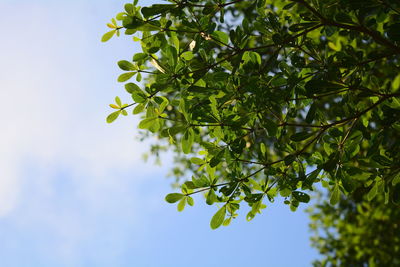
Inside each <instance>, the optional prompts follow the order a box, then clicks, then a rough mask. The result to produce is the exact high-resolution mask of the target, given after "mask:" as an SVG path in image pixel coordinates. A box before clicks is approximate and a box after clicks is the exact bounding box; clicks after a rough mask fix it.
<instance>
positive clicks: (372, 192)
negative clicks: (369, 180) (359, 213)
mask: <svg viewBox="0 0 400 267" xmlns="http://www.w3.org/2000/svg"><path fill="white" fill-rule="evenodd" d="M378 186H379V183H378V181H376V182H375V183H374V185H373V186H372V187H371V189H370V190H369V191H368V194H367V199H368V201H371V200H373V199H374V198H375V196H376V194H377V193H378Z"/></svg>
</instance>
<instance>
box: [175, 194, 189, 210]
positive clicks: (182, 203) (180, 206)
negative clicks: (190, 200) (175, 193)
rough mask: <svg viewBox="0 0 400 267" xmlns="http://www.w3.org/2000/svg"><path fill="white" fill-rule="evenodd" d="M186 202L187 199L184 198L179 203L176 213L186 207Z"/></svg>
mask: <svg viewBox="0 0 400 267" xmlns="http://www.w3.org/2000/svg"><path fill="white" fill-rule="evenodd" d="M186 200H187V198H186V197H184V198H182V199H181V200H180V201H179V203H178V206H177V209H178V211H183V209H184V208H185V206H186Z"/></svg>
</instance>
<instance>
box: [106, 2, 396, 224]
mask: <svg viewBox="0 0 400 267" xmlns="http://www.w3.org/2000/svg"><path fill="white" fill-rule="evenodd" d="M168 2H169V3H168V4H155V5H152V6H149V7H140V6H138V5H137V1H135V2H134V3H133V4H126V5H125V8H124V11H123V12H121V13H119V14H117V16H116V18H115V19H113V20H112V22H113V23H112V24H111V25H109V27H111V28H113V30H112V31H111V32H116V33H119V31H124V33H125V34H126V35H129V36H132V38H133V41H137V42H140V44H141V48H142V51H141V52H139V53H135V54H134V55H133V57H132V59H127V60H121V61H119V62H118V66H119V67H120V68H121V70H122V71H123V73H122V74H121V75H120V76H119V78H118V81H119V82H122V83H125V89H126V91H127V93H128V94H130V95H131V97H132V101H133V102H132V103H131V104H125V105H122V104H121V103H119V102H120V101H119V102H118V101H116V104H115V105H114V104H113V105H112V106H111V107H112V108H115V109H118V110H117V111H115V112H114V113H112V114H110V116H109V117H108V118H107V121H108V122H112V121H113V120H115V119H116V118H117V117H118V115H119V114H120V113H122V114H124V115H125V113H126V110H125V109H126V108H127V107H130V106H135V107H134V108H133V110H132V113H133V114H140V116H141V118H142V120H141V122H140V123H139V128H140V129H143V130H144V131H145V132H147V133H150V134H151V135H155V136H157V137H158V138H159V140H160V142H163V141H162V140H166V142H165V143H166V144H168V145H167V146H168V147H170V148H171V149H173V151H175V153H176V161H177V164H178V165H177V168H176V169H175V173H176V174H177V175H182V174H185V175H186V174H187V170H190V171H191V172H192V173H193V176H192V178H191V179H185V180H183V181H182V180H179V181H180V184H181V191H182V193H172V194H169V195H167V197H166V200H167V201H168V202H171V203H175V202H178V210H183V208H184V207H185V205H186V203H188V204H189V205H193V199H192V198H191V195H193V194H196V193H205V199H206V203H207V204H209V205H213V204H219V206H220V208H219V209H218V211H217V213H216V214H215V215H214V216H213V217H212V219H211V228H213V229H215V228H218V227H219V226H220V225H228V224H229V223H230V222H231V220H232V219H233V218H235V217H236V216H237V210H238V209H239V208H240V206H241V205H243V204H244V203H246V204H247V205H249V207H250V211H249V212H248V214H247V216H246V217H247V219H248V220H251V219H253V218H254V217H255V216H256V215H257V214H258V213H260V212H261V210H262V209H263V208H265V207H266V205H265V202H267V201H268V202H274V200H275V199H276V198H277V197H282V198H283V199H284V203H285V204H287V205H288V206H289V207H290V209H291V210H293V211H294V210H296V209H297V207H298V206H299V204H300V203H307V202H309V201H310V196H309V192H310V191H312V190H314V185H315V184H317V183H320V184H321V185H322V186H323V187H325V188H327V189H328V190H329V191H330V192H331V193H330V196H329V199H330V204H331V205H336V204H337V203H339V202H340V201H341V199H342V197H343V196H351V194H352V193H353V192H355V191H359V190H361V189H362V192H364V193H365V196H366V197H365V199H366V200H365V201H373V200H374V199H377V198H380V199H383V200H384V203H393V204H394V205H396V204H400V203H399V199H398V197H397V196H398V195H399V187H398V185H399V184H400V183H399V178H398V177H399V172H400V165H399V162H400V154H399V153H398V151H399V150H400V122H399V121H400V92H399V87H400V75H399V70H400V68H399V67H400V65H399V64H400V63H399V54H400V35H399V33H400V23H399V21H400V20H399V18H400V5H399V3H397V2H395V1H388V0H387V1H383V0H363V1H345V0H341V1H333V0H314V1H305V0H273V1H266V0H253V1H241V0H226V1H225V0H208V1H201V0H171V1H168ZM117 23H118V24H117ZM118 25H120V26H118ZM113 34H114V33H110V32H109V33H106V34H105V35H104V36H103V39H102V40H103V41H106V40H108V39H109V38H110V37H111V36H112V35H113ZM142 74H146V75H147V78H146V82H145V85H143V86H139V85H137V84H135V83H134V82H132V81H131V80H132V79H133V77H134V76H136V81H137V82H141V80H142ZM116 100H117V99H116ZM158 149H161V148H158ZM158 149H156V150H157V152H158ZM179 166H181V169H179ZM186 177H190V175H189V176H186Z"/></svg>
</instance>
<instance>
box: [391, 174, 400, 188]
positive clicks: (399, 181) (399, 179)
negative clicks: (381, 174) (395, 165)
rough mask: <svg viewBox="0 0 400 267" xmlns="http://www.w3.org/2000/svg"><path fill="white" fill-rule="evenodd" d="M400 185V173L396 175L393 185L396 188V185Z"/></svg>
mask: <svg viewBox="0 0 400 267" xmlns="http://www.w3.org/2000/svg"><path fill="white" fill-rule="evenodd" d="M398 183H400V172H399V173H397V174H396V176H395V177H394V178H393V180H392V185H393V186H395V185H396V184H398Z"/></svg>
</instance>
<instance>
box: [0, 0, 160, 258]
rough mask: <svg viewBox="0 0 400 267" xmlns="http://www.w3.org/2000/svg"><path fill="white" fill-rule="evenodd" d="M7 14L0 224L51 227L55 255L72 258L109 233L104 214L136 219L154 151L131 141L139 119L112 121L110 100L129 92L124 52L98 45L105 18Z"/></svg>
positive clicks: (25, 11)
mask: <svg viewBox="0 0 400 267" xmlns="http://www.w3.org/2000/svg"><path fill="white" fill-rule="evenodd" d="M97 8H98V6H97ZM0 10H1V13H2V16H0V24H1V25H9V26H8V27H3V29H2V36H3V38H2V41H1V42H0V53H1V57H0V58H1V61H0V81H1V82H0V98H1V105H0V114H1V115H2V119H1V124H2V128H1V129H2V130H1V134H0V137H1V138H0V147H1V150H0V222H1V220H5V219H10V218H11V220H13V224H15V225H16V227H21V229H25V230H26V231H28V230H30V231H35V230H37V231H44V229H46V230H48V231H49V232H48V234H50V235H51V236H53V237H54V240H53V241H52V242H50V244H53V245H54V247H52V249H54V250H57V251H58V252H55V253H56V255H59V256H62V257H64V256H65V258H66V259H71V258H73V256H72V255H75V254H77V253H78V254H79V248H77V246H78V244H80V243H81V242H84V241H85V239H87V238H88V236H92V235H95V234H99V231H103V230H105V229H107V227H108V224H107V223H105V224H104V223H101V222H97V221H96V220H97V219H98V218H99V217H102V218H106V217H109V216H111V217H112V218H114V220H113V219H111V224H114V225H116V226H117V227H118V225H120V226H121V224H123V225H125V224H126V225H128V224H133V223H134V222H135V221H137V220H138V219H137V218H136V217H135V216H134V213H133V212H132V210H134V209H135V208H137V207H135V204H134V203H135V198H136V195H135V193H136V192H135V190H134V189H132V187H134V185H135V184H138V183H140V182H141V180H142V179H143V177H145V176H146V175H145V174H146V173H147V174H149V173H150V172H154V170H152V168H149V166H150V165H145V164H144V163H143V162H142V160H141V155H142V153H143V152H144V151H146V150H147V148H148V147H147V146H146V144H143V143H140V142H138V141H135V140H134V135H135V133H136V130H135V129H136V124H137V121H132V116H130V117H128V119H122V120H121V121H117V122H116V123H114V124H112V125H108V124H106V123H105V117H106V115H107V111H108V107H107V103H109V102H110V101H111V100H112V99H113V96H114V95H116V94H118V93H121V95H123V94H124V93H123V92H122V86H117V85H116V83H115V79H116V75H117V69H116V67H115V66H116V65H115V62H116V59H115V57H116V55H109V54H107V53H110V51H112V50H113V49H114V48H115V45H116V46H118V47H119V48H121V47H124V48H126V47H127V46H126V43H125V44H123V43H121V42H118V41H116V43H115V44H107V45H104V44H101V43H100V41H99V40H100V34H99V32H98V31H99V28H101V31H106V30H107V29H106V28H105V27H103V25H104V24H105V22H107V19H108V17H104V18H103V23H101V24H100V23H99V21H97V20H96V19H97V18H96V16H95V15H96V14H95V13H96V12H97V11H96V10H92V9H91V8H89V5H88V4H86V5H85V4H81V3H75V4H74V5H71V6H68V5H67V4H66V3H64V4H61V3H60V2H58V1H56V3H53V4H46V5H37V4H34V3H28V2H27V3H24V4H19V5H18V4H12V3H9V4H5V3H3V4H1V3H0ZM60 12H61V13H62V14H61V15H60ZM103 12H104V11H103ZM109 12H110V11H108V13H109ZM66 14H67V15H66ZM68 14H69V15H68ZM72 14H73V15H72ZM112 15H114V14H113V13H109V16H110V17H111V16H112ZM95 24H98V25H96V27H98V28H94V29H93V28H91V27H92V26H93V25H95ZM113 46H114V47H113ZM100 47H101V49H104V50H100V49H99V48H100ZM130 48H132V46H130ZM127 50H128V49H127ZM128 52H129V53H132V50H131V51H128ZM103 53H104V55H103ZM124 53H126V52H124ZM110 62H111V64H110ZM107 64H108V65H107ZM110 70H113V71H114V72H115V73H110ZM116 88H119V91H116V90H117V89H116ZM112 89H115V90H112ZM63 186H66V187H67V188H62V187H63ZM127 211H129V212H127ZM122 217H123V220H124V222H123V223H122V222H121V221H122ZM118 220H121V221H118ZM40 229H42V230H40ZM121 235H123V230H115V233H110V234H109V235H105V237H104V238H106V239H107V238H109V239H111V241H110V242H113V241H112V239H114V238H119V237H121ZM114 241H115V240H114ZM115 242H116V241H115ZM114 245H115V244H114ZM39 247H40V246H39ZM46 249H48V245H47V246H45V247H43V250H44V251H43V253H48V251H46ZM53 252H54V251H53ZM75 257H76V255H75Z"/></svg>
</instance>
